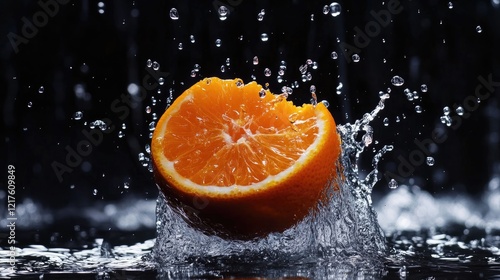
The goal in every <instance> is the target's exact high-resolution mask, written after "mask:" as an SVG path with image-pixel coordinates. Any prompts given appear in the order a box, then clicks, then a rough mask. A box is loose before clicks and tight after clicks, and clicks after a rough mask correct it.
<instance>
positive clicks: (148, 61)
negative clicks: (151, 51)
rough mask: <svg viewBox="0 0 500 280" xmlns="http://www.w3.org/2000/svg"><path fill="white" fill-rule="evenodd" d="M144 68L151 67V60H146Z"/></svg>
mask: <svg viewBox="0 0 500 280" xmlns="http://www.w3.org/2000/svg"><path fill="white" fill-rule="evenodd" d="M146 66H147V67H151V66H153V62H152V61H151V59H148V60H147V61H146Z"/></svg>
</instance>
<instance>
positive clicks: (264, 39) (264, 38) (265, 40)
mask: <svg viewBox="0 0 500 280" xmlns="http://www.w3.org/2000/svg"><path fill="white" fill-rule="evenodd" d="M260 39H261V40H262V42H267V40H269V36H267V33H262V34H260Z"/></svg>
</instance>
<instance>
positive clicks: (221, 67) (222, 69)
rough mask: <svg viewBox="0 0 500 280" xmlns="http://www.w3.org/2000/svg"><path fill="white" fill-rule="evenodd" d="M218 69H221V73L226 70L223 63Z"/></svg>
mask: <svg viewBox="0 0 500 280" xmlns="http://www.w3.org/2000/svg"><path fill="white" fill-rule="evenodd" d="M220 71H221V72H222V73H224V72H226V66H225V65H221V66H220Z"/></svg>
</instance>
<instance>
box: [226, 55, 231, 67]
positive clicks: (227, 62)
mask: <svg viewBox="0 0 500 280" xmlns="http://www.w3.org/2000/svg"><path fill="white" fill-rule="evenodd" d="M226 65H227V66H229V65H231V59H230V58H229V57H228V58H226Z"/></svg>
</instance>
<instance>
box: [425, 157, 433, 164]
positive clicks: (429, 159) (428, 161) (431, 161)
mask: <svg viewBox="0 0 500 280" xmlns="http://www.w3.org/2000/svg"><path fill="white" fill-rule="evenodd" d="M425 162H426V163H427V165H428V166H433V165H434V158H433V157H427V158H426V159H425Z"/></svg>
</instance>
